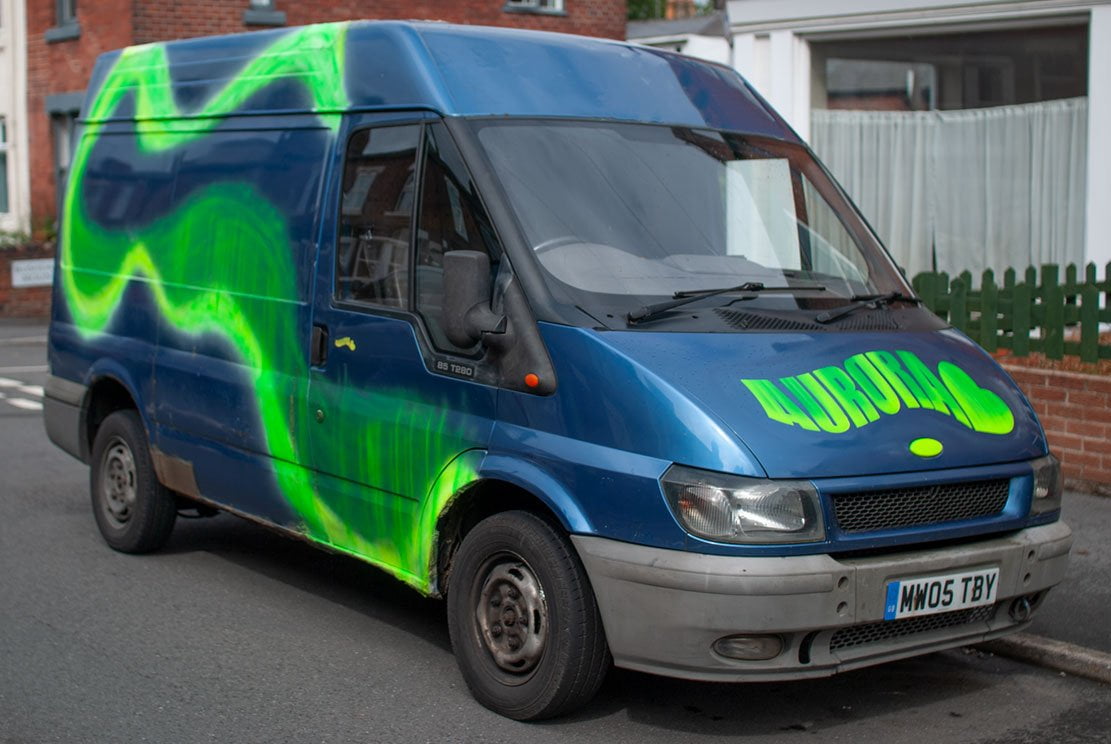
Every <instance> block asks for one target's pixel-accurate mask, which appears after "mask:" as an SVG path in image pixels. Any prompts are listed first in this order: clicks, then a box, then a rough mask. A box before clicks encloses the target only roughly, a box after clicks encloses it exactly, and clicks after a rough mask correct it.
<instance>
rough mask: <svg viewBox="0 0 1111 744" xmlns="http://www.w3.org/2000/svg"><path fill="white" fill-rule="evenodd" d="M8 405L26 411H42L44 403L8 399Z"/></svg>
mask: <svg viewBox="0 0 1111 744" xmlns="http://www.w3.org/2000/svg"><path fill="white" fill-rule="evenodd" d="M8 403H9V404H11V405H13V406H15V407H16V408H22V409H23V410H25V411H41V410H42V403H39V402H38V401H37V400H24V399H23V398H8Z"/></svg>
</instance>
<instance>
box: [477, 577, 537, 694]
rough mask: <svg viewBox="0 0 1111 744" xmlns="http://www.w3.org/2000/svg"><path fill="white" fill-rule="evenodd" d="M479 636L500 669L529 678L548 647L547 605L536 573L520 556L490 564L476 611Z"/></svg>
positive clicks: (480, 591) (479, 593)
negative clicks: (529, 674)
mask: <svg viewBox="0 0 1111 744" xmlns="http://www.w3.org/2000/svg"><path fill="white" fill-rule="evenodd" d="M475 617H476V619H477V621H478V633H479V637H480V638H481V639H482V644H483V646H484V647H485V649H486V652H487V653H488V654H489V655H490V658H491V659H492V660H493V662H494V663H495V664H496V665H497V666H498V668H499V669H501V670H502V671H505V672H509V673H510V674H514V675H526V674H528V673H530V672H531V671H532V670H533V669H535V668H536V665H537V664H539V663H540V659H541V658H542V657H543V656H544V649H545V648H546V647H547V645H548V603H547V601H546V600H545V598H544V589H543V587H542V586H541V585H540V582H539V581H538V580H537V578H536V574H535V573H533V571H532V569H531V568H530V567H529V565H528V564H527V563H525V562H524V561H523V560H521V558H520V557H519V556H516V555H503V556H499V557H498V558H495V559H494V560H493V561H491V562H490V563H489V564H488V569H487V571H486V572H485V578H484V579H483V580H482V584H481V588H480V589H479V592H478V602H477V607H476V608H475Z"/></svg>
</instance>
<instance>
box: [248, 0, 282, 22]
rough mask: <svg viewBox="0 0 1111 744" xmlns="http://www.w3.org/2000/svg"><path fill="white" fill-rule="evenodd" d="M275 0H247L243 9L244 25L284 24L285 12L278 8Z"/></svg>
mask: <svg viewBox="0 0 1111 744" xmlns="http://www.w3.org/2000/svg"><path fill="white" fill-rule="evenodd" d="M276 4H277V3H276V2H275V0H248V2H247V9H246V10H245V11H243V24H244V25H246V26H284V25H285V12H284V11H281V10H278V9H277V7H275V6H276Z"/></svg>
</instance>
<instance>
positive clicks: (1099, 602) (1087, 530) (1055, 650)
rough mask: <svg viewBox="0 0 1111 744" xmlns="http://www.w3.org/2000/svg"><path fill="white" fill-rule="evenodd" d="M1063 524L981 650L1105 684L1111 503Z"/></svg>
mask: <svg viewBox="0 0 1111 744" xmlns="http://www.w3.org/2000/svg"><path fill="white" fill-rule="evenodd" d="M45 343H46V326H45V324H44V323H43V321H41V320H33V319H32V320H22V319H0V348H2V350H3V352H4V353H3V357H4V359H5V360H6V361H5V362H4V365H3V366H0V412H2V411H3V410H4V408H5V407H9V408H8V410H11V408H16V409H20V410H22V411H37V410H41V409H42V387H41V386H39V385H36V384H31V383H28V382H25V380H27V379H28V378H31V379H41V378H42V377H43V373H45V372H46V369H47V367H46V363H45ZM1062 518H1063V519H1064V520H1065V521H1066V522H1067V523H1068V524H1069V526H1070V527H1072V529H1073V539H1074V542H1073V548H1072V553H1071V555H1070V559H1069V568H1068V573H1067V575H1066V577H1065V580H1064V581H1063V582H1062V583H1061V584H1060V585H1059V586H1058V587H1056V588H1055V589H1054V590H1053V591H1052V592H1051V593H1050V595H1049V597H1048V598H1047V599H1046V601H1045V602H1044V603H1043V604H1042V606H1041V608H1040V609H1039V611H1038V613H1037V614H1036V615H1035V617H1034V619H1033V621H1032V623H1031V625H1030V626H1029V628H1028V629H1027V631H1026V632H1025V633H1019V634H1016V635H1013V636H1010V637H1008V638H1004V639H1001V640H999V641H994V642H992V643H989V644H984V645H983V646H982V649H984V650H987V651H990V652H992V653H997V654H1000V655H1004V656H1008V657H1011V658H1015V659H1019V660H1021V661H1025V662H1027V663H1031V664H1036V665H1039V666H1042V667H1046V668H1049V669H1054V670H1057V671H1061V672H1065V673H1068V674H1073V675H1078V676H1082V677H1087V678H1089V679H1094V680H1096V681H1099V682H1103V683H1105V684H1111V619H1109V618H1108V609H1109V608H1111V581H1109V579H1111V498H1107V497H1104V496H1097V495H1092V494H1086V493H1078V492H1067V493H1066V494H1065V497H1064V505H1063V507H1062Z"/></svg>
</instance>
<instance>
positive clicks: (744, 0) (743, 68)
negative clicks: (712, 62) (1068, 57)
mask: <svg viewBox="0 0 1111 744" xmlns="http://www.w3.org/2000/svg"><path fill="white" fill-rule="evenodd" d="M726 9H727V13H728V18H729V24H730V28H731V30H732V32H733V67H734V68H735V69H737V71H738V72H740V73H741V74H742V75H743V76H745V78H746V79H747V80H748V81H749V82H750V83H751V84H752V85H753V86H754V87H755V88H756V90H758V91H759V92H760V94H761V95H763V96H764V97H765V98H766V99H768V101H769V102H770V103H771V104H772V106H774V107H775V108H776V110H778V111H779V113H780V114H782V115H783V117H784V118H785V119H786V120H787V122H788V123H789V124H790V125H791V126H792V127H794V128H795V131H797V132H798V133H799V135H800V136H801V137H802V138H803V139H804V140H805V139H809V134H810V109H811V103H810V102H811V88H812V85H813V84H814V83H815V82H817V81H816V80H814V79H813V76H812V75H811V69H810V68H811V65H810V52H809V49H810V46H809V45H810V41H809V40H810V39H811V38H821V39H830V38H838V37H839V38H852V37H854V36H865V35H874V34H883V35H897V34H898V33H899V30H900V29H913V30H915V31H917V32H924V31H927V30H928V31H941V30H943V31H947V32H959V31H960V30H961V27H962V25H963V26H964V27H966V28H975V29H976V30H980V31H982V30H986V29H990V28H992V27H993V26H995V25H996V24H998V25H999V27H1008V24H1010V26H1009V27H1013V25H1014V24H1016V23H1028V24H1031V25H1032V26H1035V27H1036V25H1037V24H1038V23H1039V21H1040V20H1041V19H1043V18H1045V19H1048V18H1060V17H1064V16H1067V17H1070V18H1076V19H1083V18H1084V17H1088V18H1089V19H1090V25H1089V31H1090V37H1089V64H1088V75H1089V77H1088V99H1089V109H1088V110H1089V116H1088V132H1089V143H1088V144H1089V146H1088V194H1087V212H1086V234H1085V251H1084V255H1085V261H1094V262H1095V263H1096V264H1097V265H1099V266H1102V265H1103V264H1104V263H1106V262H1108V261H1111V138H1108V137H1104V136H1101V135H1103V134H1104V133H1106V132H1111V0H975V1H968V0H965V1H964V2H962V0H839V2H836V3H834V2H830V0H731V2H729V3H728V4H727V6H726Z"/></svg>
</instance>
